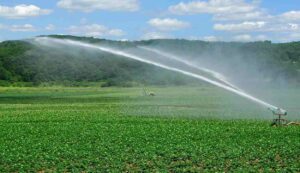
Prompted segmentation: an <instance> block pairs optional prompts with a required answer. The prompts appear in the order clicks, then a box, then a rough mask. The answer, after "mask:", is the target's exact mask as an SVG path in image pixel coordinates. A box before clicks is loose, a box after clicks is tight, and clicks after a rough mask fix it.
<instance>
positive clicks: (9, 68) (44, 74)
mask: <svg viewBox="0 0 300 173" xmlns="http://www.w3.org/2000/svg"><path fill="white" fill-rule="evenodd" d="M50 37H55V38H61V39H63V38H68V39H73V40H80V41H84V42H89V43H93V44H102V45H106V46H110V47H115V48H118V49H124V50H126V49H129V48H135V47H137V46H150V47H153V48H158V49H161V50H166V51H168V52H172V54H176V55H178V56H181V57H184V58H185V57H188V60H190V61H191V62H195V63H196V64H200V65H204V66H205V67H210V68H213V69H215V70H216V71H219V72H221V73H223V74H226V76H229V77H230V78H231V79H232V81H235V82H237V83H240V84H248V83H254V81H265V82H267V83H270V84H281V83H287V84H292V85H298V84H299V83H300V42H293V43H281V44H274V43H271V42H269V41H265V42H252V43H237V42H204V41H189V40H163V39H162V40H148V41H135V42H129V41H128V42H123V41H111V40H104V39H95V38H88V37H74V36H57V35H53V36H50ZM0 81H1V82H0V85H17V84H20V83H21V84H22V85H24V84H25V85H41V84H45V83H47V84H63V85H85V83H87V82H99V83H101V85H102V86H133V85H140V84H146V85H169V84H171V85H185V84H188V83H194V84H196V83H197V81H195V80H193V79H191V78H188V77H186V76H183V75H180V74H175V73H173V72H169V71H167V70H162V69H160V68H158V67H154V66H152V65H148V64H144V63H141V62H138V61H134V60H129V59H125V58H122V57H119V56H116V55H113V54H108V53H104V52H99V51H89V50H86V49H78V48H74V49H72V50H63V49H62V50H60V51H58V50H56V49H55V48H48V47H43V46H38V45H36V44H33V42H32V41H31V40H20V41H5V42H2V43H0Z"/></svg>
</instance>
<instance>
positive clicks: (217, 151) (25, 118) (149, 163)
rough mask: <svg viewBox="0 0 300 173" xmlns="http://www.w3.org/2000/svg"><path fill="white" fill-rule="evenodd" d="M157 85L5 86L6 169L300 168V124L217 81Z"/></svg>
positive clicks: (2, 156)
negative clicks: (282, 122)
mask: <svg viewBox="0 0 300 173" xmlns="http://www.w3.org/2000/svg"><path fill="white" fill-rule="evenodd" d="M151 90H152V91H154V92H155V93H156V94H157V96H155V97H145V96H143V95H142V94H141V91H142V90H141V88H100V89H99V87H97V88H53V87H52V88H0V98H1V99H0V114H1V119H0V136H1V142H0V150H1V152H0V172H299V171H300V162H299V161H300V155H299V153H300V142H299V136H300V131H299V127H296V126H289V127H278V128H276V127H270V121H271V120H266V121H264V120H249V119H251V118H254V117H268V115H269V112H265V111H258V110H261V109H260V107H258V106H256V105H255V104H249V102H248V101H247V100H245V99H239V97H235V98H236V99H228V97H226V99H224V94H225V93H223V92H222V91H221V90H217V89H216V88H212V87H208V88H199V87H195V88H183V87H174V88H151ZM270 92H276V91H270ZM288 92H290V91H286V93H288ZM299 94H300V93H299V92H294V94H293V95H294V97H295V98H299ZM232 97H234V96H233V95H232ZM222 98H223V99H222ZM280 99H282V98H281V97H280ZM231 100H232V101H234V102H235V103H236V104H237V107H236V108H234V107H232V103H230V102H231ZM294 100H295V99H291V104H292V105H291V107H290V108H293V109H295V108H297V104H298V103H296V102H293V101H294ZM243 105H244V106H243ZM245 105H246V106H245ZM298 108H299V107H298ZM252 109H253V110H252ZM250 110H251V111H250ZM298 110H299V109H298ZM233 114H235V116H236V118H241V117H248V120H220V119H214V118H213V117H221V118H223V119H226V117H227V118H231V117H232V116H233ZM270 116H271V114H270ZM268 118H269V117H268ZM298 118H299V116H298Z"/></svg>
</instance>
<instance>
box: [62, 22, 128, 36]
mask: <svg viewBox="0 0 300 173" xmlns="http://www.w3.org/2000/svg"><path fill="white" fill-rule="evenodd" d="M68 31H69V32H70V33H71V34H76V35H84V36H93V37H103V36H114V37H119V36H123V35H125V33H124V31H122V30H121V29H111V28H108V27H106V26H103V25H99V24H91V25H80V26H70V27H69V28H68Z"/></svg>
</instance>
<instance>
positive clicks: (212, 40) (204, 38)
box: [203, 35, 221, 42]
mask: <svg viewBox="0 0 300 173" xmlns="http://www.w3.org/2000/svg"><path fill="white" fill-rule="evenodd" d="M203 40H204V41H209V42H215V41H221V39H220V38H218V37H216V36H213V35H212V36H205V37H203Z"/></svg>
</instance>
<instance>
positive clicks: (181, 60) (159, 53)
mask: <svg viewBox="0 0 300 173" xmlns="http://www.w3.org/2000/svg"><path fill="white" fill-rule="evenodd" d="M138 48H141V49H144V50H147V51H150V52H154V53H156V54H158V55H160V56H163V57H166V58H169V59H172V60H175V61H178V62H181V63H183V64H185V65H187V66H190V67H192V68H195V69H197V70H200V71H203V72H205V73H208V74H210V75H212V76H213V77H215V78H216V79H218V80H220V81H222V82H223V83H225V84H226V85H228V86H230V87H232V88H234V89H237V90H240V89H239V88H238V87H236V86H235V85H233V84H232V83H230V82H229V81H228V80H227V79H226V77H225V76H223V75H222V74H220V73H218V72H216V71H213V70H210V69H207V68H204V67H200V66H198V65H194V64H192V63H190V62H188V61H185V60H183V59H181V58H179V57H177V56H175V55H172V54H170V53H166V52H162V51H160V50H158V49H154V48H149V47H145V46H138Z"/></svg>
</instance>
